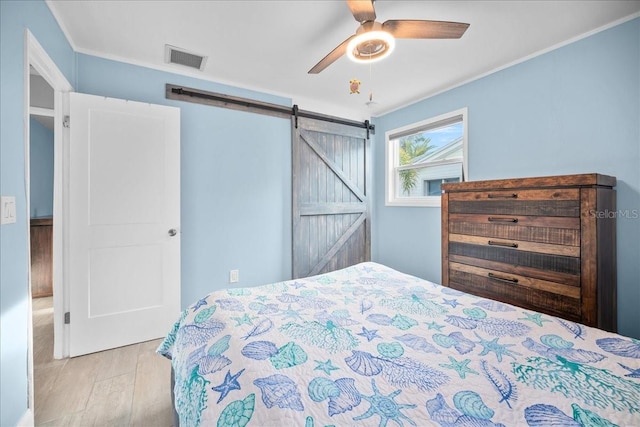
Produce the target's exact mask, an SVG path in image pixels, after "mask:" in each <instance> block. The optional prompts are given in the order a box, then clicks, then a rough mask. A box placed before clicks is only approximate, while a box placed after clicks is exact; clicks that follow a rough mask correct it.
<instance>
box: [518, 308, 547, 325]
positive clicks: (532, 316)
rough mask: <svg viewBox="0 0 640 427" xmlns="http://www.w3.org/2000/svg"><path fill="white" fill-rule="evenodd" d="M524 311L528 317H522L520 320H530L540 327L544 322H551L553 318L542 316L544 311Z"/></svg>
mask: <svg viewBox="0 0 640 427" xmlns="http://www.w3.org/2000/svg"><path fill="white" fill-rule="evenodd" d="M523 313H524V315H525V316H527V317H521V318H519V319H518V320H528V321H529V322H533V323H535V324H536V325H538V326H540V327H542V324H543V323H544V322H551V320H549V319H544V318H543V317H542V313H527V312H526V311H523Z"/></svg>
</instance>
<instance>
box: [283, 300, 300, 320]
mask: <svg viewBox="0 0 640 427" xmlns="http://www.w3.org/2000/svg"><path fill="white" fill-rule="evenodd" d="M280 314H281V315H282V318H283V319H293V320H297V319H302V317H301V316H300V312H299V310H293V309H292V308H291V304H289V307H287V309H286V310H282V312H281V313H280Z"/></svg>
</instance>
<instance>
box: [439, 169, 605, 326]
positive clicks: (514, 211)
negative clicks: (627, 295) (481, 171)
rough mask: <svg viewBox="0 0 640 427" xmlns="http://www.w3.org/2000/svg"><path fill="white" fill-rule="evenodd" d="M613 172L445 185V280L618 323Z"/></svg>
mask: <svg viewBox="0 0 640 427" xmlns="http://www.w3.org/2000/svg"><path fill="white" fill-rule="evenodd" d="M615 185H616V178H614V177H611V176H606V175H599V174H583V175H565V176H550V177H540V178H521V179H504V180H494V181H474V182H462V183H450V184H442V284H443V285H445V286H449V287H451V288H454V289H458V290H461V291H464V292H468V293H471V294H475V295H479V296H482V297H487V298H491V299H494V300H498V301H502V302H506V303H509V304H514V305H517V306H520V307H523V308H527V309H531V310H535V311H539V312H542V313H547V314H551V315H554V316H558V317H562V318H565V319H568V320H571V321H575V322H579V323H583V324H585V325H589V326H595V327H598V328H601V329H605V330H607V331H613V332H615V331H616V323H617V311H616V220H615V216H616V192H615V190H614V189H613V187H614V186H615Z"/></svg>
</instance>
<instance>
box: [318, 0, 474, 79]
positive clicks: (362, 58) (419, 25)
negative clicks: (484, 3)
mask: <svg viewBox="0 0 640 427" xmlns="http://www.w3.org/2000/svg"><path fill="white" fill-rule="evenodd" d="M374 1H375V0H347V6H349V9H350V10H351V13H352V14H353V17H354V18H355V19H356V21H358V22H359V23H360V27H359V28H358V29H357V31H356V33H355V34H354V35H352V36H351V37H349V38H348V39H346V40H345V41H343V42H342V43H340V45H338V47H336V48H335V49H333V50H332V51H331V52H329V54H328V55H327V56H325V57H324V58H322V60H320V62H318V63H317V64H316V65H314V66H313V68H312V69H310V70H309V74H318V73H319V72H321V71H322V70H324V69H325V68H327V67H328V66H329V65H331V64H333V63H334V62H335V61H336V60H337V59H338V58H340V57H341V56H342V55H344V54H347V56H349V58H351V59H352V60H354V61H356V62H373V61H377V60H380V59H382V58H384V57H386V56H387V55H389V54H390V53H391V51H393V48H394V46H395V39H396V38H398V39H459V38H460V37H462V35H463V34H464V32H465V31H466V30H467V28H468V27H469V24H465V23H462V22H447V21H425V20H411V19H391V20H388V21H385V22H384V23H382V24H381V23H379V22H377V21H376V11H375V9H374V7H373V2H374Z"/></svg>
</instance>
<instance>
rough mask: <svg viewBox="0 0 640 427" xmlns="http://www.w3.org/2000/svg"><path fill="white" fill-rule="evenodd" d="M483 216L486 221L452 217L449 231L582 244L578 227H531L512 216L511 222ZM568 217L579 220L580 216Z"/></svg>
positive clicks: (574, 244) (559, 243)
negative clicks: (519, 222) (471, 220)
mask: <svg viewBox="0 0 640 427" xmlns="http://www.w3.org/2000/svg"><path fill="white" fill-rule="evenodd" d="M481 218H484V219H485V223H482V222H480V221H477V222H475V221H474V222H466V221H458V220H455V219H450V220H449V233H452V234H466V235H471V236H482V237H495V238H498V239H507V240H524V241H527V242H538V243H550V244H554V245H568V246H580V230H579V229H576V228H556V227H530V226H523V225H518V220H517V219H516V218H512V219H511V220H512V222H509V223H506V222H501V221H495V219H496V218H494V217H491V216H489V217H487V216H482V217H481ZM487 218H488V220H487ZM568 219H572V220H573V219H576V220H577V219H578V218H568ZM514 221H515V222H514Z"/></svg>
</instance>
